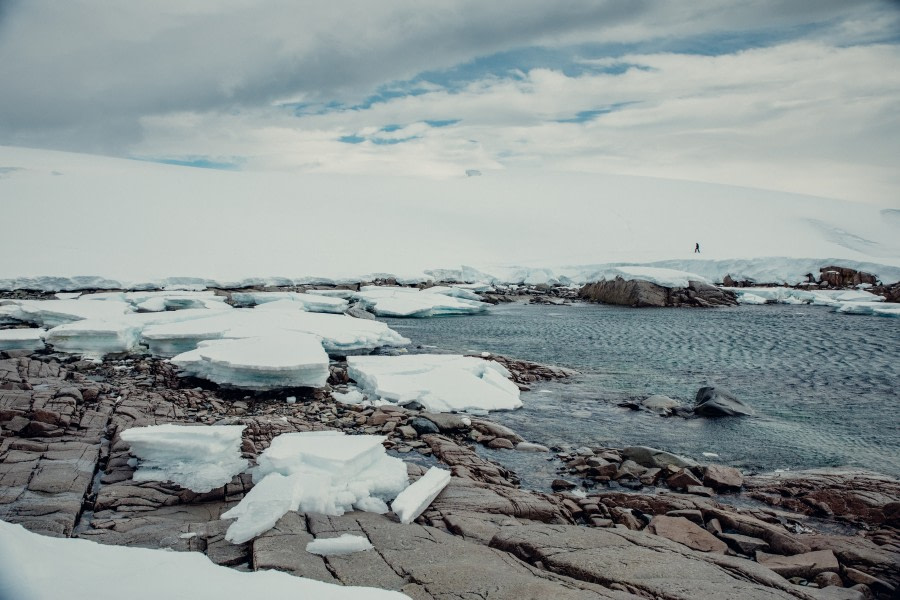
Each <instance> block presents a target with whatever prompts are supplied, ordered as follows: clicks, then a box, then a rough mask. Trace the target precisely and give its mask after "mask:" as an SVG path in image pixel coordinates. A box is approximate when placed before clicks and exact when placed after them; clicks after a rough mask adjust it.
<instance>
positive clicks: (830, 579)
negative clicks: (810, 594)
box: [815, 571, 844, 588]
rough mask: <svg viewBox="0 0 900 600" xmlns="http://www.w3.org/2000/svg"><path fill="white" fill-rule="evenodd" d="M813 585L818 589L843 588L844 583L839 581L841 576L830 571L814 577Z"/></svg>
mask: <svg viewBox="0 0 900 600" xmlns="http://www.w3.org/2000/svg"><path fill="white" fill-rule="evenodd" d="M815 583H816V585H817V586H819V587H820V588H824V587H828V586H834V587H844V582H843V581H841V576H840V575H838V574H837V573H834V572H832V571H823V572H821V573H819V574H818V575H816V579H815Z"/></svg>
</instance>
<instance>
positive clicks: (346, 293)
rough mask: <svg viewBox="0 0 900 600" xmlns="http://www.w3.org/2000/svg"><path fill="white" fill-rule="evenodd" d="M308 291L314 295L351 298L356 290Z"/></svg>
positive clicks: (307, 291)
mask: <svg viewBox="0 0 900 600" xmlns="http://www.w3.org/2000/svg"><path fill="white" fill-rule="evenodd" d="M306 293H307V294H312V295H313V296H330V297H332V298H343V299H344V300H349V299H350V297H351V296H352V295H353V294H354V293H355V292H354V291H353V290H306Z"/></svg>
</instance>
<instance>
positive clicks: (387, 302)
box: [353, 286, 490, 318]
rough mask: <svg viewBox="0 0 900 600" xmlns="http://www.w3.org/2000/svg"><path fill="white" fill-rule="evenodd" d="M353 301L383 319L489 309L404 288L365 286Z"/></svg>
mask: <svg viewBox="0 0 900 600" xmlns="http://www.w3.org/2000/svg"><path fill="white" fill-rule="evenodd" d="M447 289H449V288H447ZM353 299H354V300H357V301H358V302H360V303H361V304H362V305H363V307H365V308H366V309H367V310H371V311H372V312H374V313H375V314H376V315H379V316H382V317H420V318H421V317H440V316H449V315H471V314H477V313H480V312H484V311H486V310H487V309H488V307H489V306H490V305H489V304H486V303H484V302H479V301H477V300H466V299H464V298H455V297H453V296H448V295H445V294H442V293H431V292H429V291H428V290H427V289H426V290H419V289H417V288H404V287H378V286H364V288H363V289H362V290H361V291H359V292H357V293H356V294H354V295H353Z"/></svg>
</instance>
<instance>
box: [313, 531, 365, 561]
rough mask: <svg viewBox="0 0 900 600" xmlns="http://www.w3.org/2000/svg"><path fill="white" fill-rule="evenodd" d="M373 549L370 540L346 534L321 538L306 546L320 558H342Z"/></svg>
mask: <svg viewBox="0 0 900 600" xmlns="http://www.w3.org/2000/svg"><path fill="white" fill-rule="evenodd" d="M372 548H373V546H372V542H370V541H369V538H367V537H363V536H361V535H352V534H349V533H345V534H343V535H341V537H336V538H319V539H316V540H313V541H311V542H309V543H308V544H306V551H307V552H309V553H310V554H318V555H319V556H341V555H342V554H353V553H354V552H363V551H365V550H371V549H372Z"/></svg>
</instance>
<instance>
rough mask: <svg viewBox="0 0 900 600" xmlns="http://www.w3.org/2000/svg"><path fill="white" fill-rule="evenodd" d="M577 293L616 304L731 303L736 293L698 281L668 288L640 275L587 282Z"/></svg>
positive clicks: (696, 304)
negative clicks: (634, 277) (629, 278)
mask: <svg viewBox="0 0 900 600" xmlns="http://www.w3.org/2000/svg"><path fill="white" fill-rule="evenodd" d="M578 296H579V297H580V298H583V299H585V300H588V301H591V302H602V303H603V304H616V305H619V306H633V307H636V308H641V307H664V306H698V307H711V306H734V305H736V304H737V297H736V296H735V294H734V293H733V292H730V291H727V290H720V289H719V288H717V287H715V286H712V285H709V284H706V283H702V282H699V281H688V287H686V288H668V287H663V286H661V285H657V284H655V283H651V282H649V281H644V280H641V279H631V280H627V281H626V280H625V279H622V278H621V277H616V278H615V279H612V280H604V281H598V282H595V283H588V284H586V285H585V286H583V287H582V288H581V289H580V290H578Z"/></svg>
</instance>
